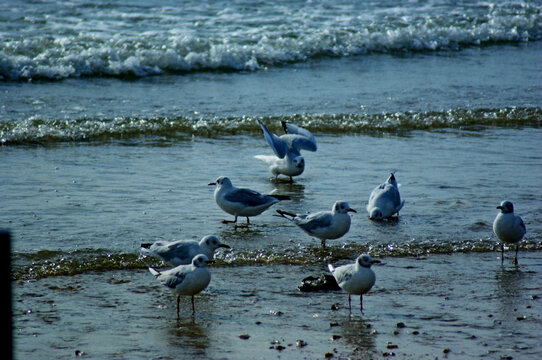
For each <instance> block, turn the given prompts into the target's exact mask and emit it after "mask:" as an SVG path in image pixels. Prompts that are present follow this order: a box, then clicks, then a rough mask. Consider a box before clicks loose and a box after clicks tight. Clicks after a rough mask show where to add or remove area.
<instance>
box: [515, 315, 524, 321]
mask: <svg viewBox="0 0 542 360" xmlns="http://www.w3.org/2000/svg"><path fill="white" fill-rule="evenodd" d="M516 319H518V321H521V320H525V319H527V316H525V315H522V316H518V317H517V318H516Z"/></svg>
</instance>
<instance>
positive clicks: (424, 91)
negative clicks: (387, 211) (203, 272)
mask: <svg viewBox="0 0 542 360" xmlns="http://www.w3.org/2000/svg"><path fill="white" fill-rule="evenodd" d="M541 9H542V5H541V3H540V1H516V2H513V3H509V2H505V3H497V4H491V3H487V2H485V1H480V2H467V3H457V2H455V1H454V2H449V1H427V2H424V3H423V4H419V3H417V2H404V1H393V0H392V1H385V2H382V1H379V2H350V1H348V0H345V1H341V2H336V3H333V4H331V3H317V4H315V3H314V2H301V1H299V2H294V1H292V2H288V3H269V4H260V3H252V2H245V1H242V2H238V1H229V2H228V3H227V4H225V3H220V2H217V3H213V4H208V3H205V2H201V1H196V2H193V3H190V2H185V3H184V7H175V6H171V4H169V3H168V2H165V1H161V0H155V1H152V2H148V3H146V4H144V5H141V4H136V3H131V2H116V3H111V2H102V1H99V0H98V1H93V2H91V3H89V2H87V1H86V0H80V1H75V2H72V3H70V4H65V3H64V2H59V3H56V2H54V1H53V2H32V3H24V2H9V1H8V2H5V3H2V4H0V10H1V11H0V38H1V39H2V41H0V143H1V146H0V173H1V174H2V181H1V182H0V194H1V196H2V198H1V199H2V209H3V211H1V212H0V227H1V228H5V229H8V230H10V231H11V233H12V235H13V243H12V249H13V254H12V255H13V267H12V279H13V287H14V306H15V313H14V323H15V345H16V348H15V358H21V359H30V358H36V359H42V358H50V357H53V358H71V357H73V356H74V355H76V354H79V353H80V352H83V353H84V356H85V357H88V358H96V359H103V358H115V359H124V358H126V359H134V358H136V359H137V358H196V359H204V358H228V359H238V358H243V359H244V358H247V357H249V358H295V359H297V358H321V357H323V356H324V354H325V353H326V352H331V353H333V354H334V357H335V358H347V357H351V358H381V357H390V356H391V355H392V354H391V353H394V354H395V358H436V357H438V358H442V357H447V358H457V359H464V358H502V357H504V358H507V357H512V358H521V359H538V358H540V356H541V354H542V347H541V346H540V344H539V336H538V337H537V336H536V335H538V334H539V333H541V330H542V329H540V324H541V319H540V314H541V313H542V312H541V311H540V310H541V309H540V306H541V305H540V297H541V296H542V294H541V292H542V290H541V289H542V286H541V283H540V276H539V274H540V271H541V269H540V263H541V261H540V254H541V253H542V252H541V251H540V250H541V249H542V221H541V220H540V219H541V216H540V214H541V213H542V201H541V200H542V197H541V194H540V178H542V153H541V152H540V143H541V141H542V130H541V129H542V102H541V99H542V72H541V71H540V70H539V64H540V63H541V61H542V57H541V56H542V55H541V54H542V41H540V40H541V39H542V30H541V29H542V22H541V21H540V13H541ZM2 20H4V21H2ZM257 120H261V121H263V122H264V123H265V124H266V125H267V126H268V127H269V128H270V129H271V131H273V132H276V133H281V131H282V130H281V127H280V122H281V121H288V122H293V123H296V124H299V125H302V126H304V127H306V128H308V129H310V130H311V131H312V132H313V133H314V134H315V136H316V138H317V141H318V151H317V152H315V153H310V152H304V153H303V155H304V156H305V159H306V163H307V166H306V170H305V172H304V173H303V174H302V175H301V176H299V177H298V178H296V179H295V182H294V183H289V182H286V181H278V182H275V181H273V180H272V179H271V177H272V176H271V174H270V173H269V172H268V170H267V169H266V166H265V165H264V164H263V163H261V162H259V161H258V160H256V159H254V155H258V154H271V150H270V149H269V147H268V146H267V144H266V143H265V141H264V139H263V137H262V135H261V131H260V129H259V126H258V124H257ZM390 172H395V174H396V177H397V179H398V181H399V183H401V184H402V186H401V188H400V189H401V194H402V197H403V198H404V199H405V201H406V204H405V207H404V208H403V209H402V211H401V214H400V217H399V220H398V221H386V222H383V223H375V222H371V221H369V220H368V219H367V213H366V211H365V206H366V203H367V200H368V198H369V194H370V192H371V190H372V189H373V188H374V187H375V186H377V185H378V184H380V183H381V182H383V181H384V180H385V179H386V178H387V177H388V175H389V173H390ZM220 175H227V176H229V177H230V178H231V179H232V181H233V183H234V185H237V186H243V187H249V188H252V189H255V190H257V191H260V192H264V193H267V192H271V191H277V192H279V193H282V194H287V195H290V196H291V198H292V199H291V200H290V201H284V202H281V203H280V204H277V205H275V206H274V207H273V208H271V209H270V210H268V211H266V212H265V213H263V214H262V215H260V216H258V217H254V218H252V219H251V225H250V226H245V225H244V224H243V221H242V222H241V224H239V226H233V225H231V224H230V225H225V224H222V223H221V222H220V220H221V219H231V218H232V217H231V216H229V215H228V214H225V213H223V212H222V211H221V210H220V209H219V208H218V206H217V205H216V204H215V202H214V200H213V191H214V189H213V188H212V187H210V186H208V185H207V184H208V183H209V182H211V181H214V180H215V179H216V178H217V177H218V176H220ZM275 189H276V190H275ZM339 199H343V200H347V201H348V202H349V203H350V205H351V206H352V207H353V208H355V209H357V210H358V213H357V214H353V215H352V227H351V229H350V231H349V232H348V233H347V234H346V235H345V236H344V237H343V238H341V239H339V240H334V241H329V242H328V248H326V249H322V248H321V247H320V246H319V241H318V240H315V239H312V238H310V237H309V236H307V235H306V234H305V233H303V232H302V231H301V230H299V229H297V228H295V227H294V226H293V225H292V224H291V223H289V222H287V221H286V220H285V219H283V218H279V217H276V216H273V214H274V210H275V209H278V208H282V209H285V210H288V211H294V212H307V211H311V212H312V211H318V210H326V209H330V208H331V205H332V204H333V202H335V201H336V200H339ZM504 199H508V200H511V201H513V202H514V205H515V210H516V212H517V213H518V214H519V215H521V216H522V218H523V220H524V221H525V223H526V225H527V235H526V237H525V239H524V240H523V241H522V242H521V245H520V252H519V267H518V268H516V267H514V266H512V265H511V264H512V263H511V261H512V259H513V255H514V251H513V250H514V249H513V248H511V249H507V252H506V260H505V263H504V267H501V265H500V253H499V244H498V243H497V241H496V239H495V237H494V235H493V234H492V229H491V225H492V222H493V219H494V218H495V216H496V214H497V209H496V208H495V207H496V206H497V205H498V204H499V203H500V202H501V201H502V200H504ZM207 234H215V235H218V236H219V237H220V238H221V239H222V240H223V241H224V242H226V243H227V244H229V245H231V247H232V249H231V250H227V251H221V252H219V254H218V255H217V262H216V263H215V264H214V265H213V267H212V269H211V271H212V273H213V278H212V281H211V283H210V285H209V287H208V288H207V289H206V290H205V291H203V292H202V293H201V294H200V295H198V296H197V299H196V311H197V312H196V315H195V317H194V318H192V317H190V316H189V315H188V313H189V311H188V307H189V301H188V300H187V299H183V302H182V319H181V321H180V322H177V321H176V319H175V318H176V317H175V314H174V312H175V311H174V306H175V299H174V296H173V295H172V294H170V293H168V292H167V289H165V288H162V287H161V286H160V285H159V284H158V283H157V282H156V281H155V280H154V279H153V278H152V276H151V274H150V273H149V272H148V270H147V267H148V266H151V265H152V266H156V267H163V266H164V265H163V264H162V263H161V262H160V261H158V260H157V259H154V258H151V257H144V256H142V255H141V254H140V244H141V243H148V242H151V241H153V240H157V239H162V240H172V239H181V238H190V239H199V238H201V237H202V236H204V235H207ZM362 252H367V253H369V254H371V256H374V257H378V258H380V259H382V260H383V261H384V263H385V264H384V265H381V266H375V269H374V270H375V272H376V274H377V282H376V284H375V287H374V288H373V289H372V291H371V292H370V293H369V294H368V295H367V296H366V299H365V300H364V307H365V312H364V314H363V315H362V314H360V313H359V311H357V309H356V308H354V310H353V314H352V317H349V316H348V312H347V309H346V308H345V306H346V304H347V296H346V295H345V294H344V293H342V292H322V293H313V294H306V293H301V292H300V291H299V290H298V289H297V286H298V285H299V283H300V281H301V279H303V278H304V277H305V276H307V275H319V274H321V273H322V272H325V271H326V264H327V263H328V262H331V263H334V264H344V263H347V262H350V261H353V260H354V259H355V258H356V257H357V256H358V255H359V254H360V253H362ZM336 303H337V304H338V307H339V310H337V311H333V310H331V307H332V305H333V304H336ZM353 303H354V304H357V303H358V299H353ZM401 322H402V323H404V324H405V327H404V328H397V324H398V323H401ZM394 331H396V332H397V333H396V334H394ZM240 334H247V335H249V338H248V339H247V340H243V339H241V338H240V337H239V335H240ZM298 339H300V340H303V341H304V342H306V343H307V345H306V346H301V347H297V346H296V342H297V340H298ZM332 339H335V340H332ZM388 342H391V343H392V345H390V348H388ZM247 345H250V346H247ZM393 345H396V346H397V347H395V346H393ZM444 349H449V350H450V352H449V353H448V354H447V355H446V354H445V353H444ZM76 352H77V353H76ZM386 355H387V356H386Z"/></svg>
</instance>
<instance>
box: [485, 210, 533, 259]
mask: <svg viewBox="0 0 542 360" xmlns="http://www.w3.org/2000/svg"><path fill="white" fill-rule="evenodd" d="M497 209H500V210H501V211H500V212H499V213H498V214H497V217H496V218H495V220H494V221H493V232H494V233H495V235H497V237H498V238H499V240H500V241H501V264H503V263H504V244H505V243H507V244H516V257H515V258H514V264H516V265H517V264H518V250H519V242H520V241H521V239H523V236H525V233H526V232H527V228H526V227H525V223H524V222H523V220H522V219H521V218H520V217H519V216H517V215H515V214H514V205H513V204H512V203H511V202H510V201H503V202H501V205H499V206H497Z"/></svg>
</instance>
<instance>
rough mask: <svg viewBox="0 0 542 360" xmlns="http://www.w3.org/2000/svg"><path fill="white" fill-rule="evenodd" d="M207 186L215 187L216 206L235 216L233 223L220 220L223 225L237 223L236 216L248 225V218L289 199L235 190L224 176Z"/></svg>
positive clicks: (252, 191) (245, 190)
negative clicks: (242, 218) (245, 220)
mask: <svg viewBox="0 0 542 360" xmlns="http://www.w3.org/2000/svg"><path fill="white" fill-rule="evenodd" d="M209 185H216V189H215V194H214V195H215V201H216V203H217V204H218V206H219V207H220V208H221V209H222V210H224V211H225V212H227V213H228V214H231V215H233V216H235V220H233V221H231V220H222V222H223V223H224V224H227V223H234V224H235V223H237V217H238V216H244V217H246V218H247V224H250V220H249V217H250V216H256V215H260V214H261V213H262V212H264V211H265V210H267V209H268V208H269V207H270V206H271V205H273V204H276V203H277V202H279V201H281V200H289V199H290V197H289V196H287V195H262V194H260V193H259V192H257V191H254V190H250V189H244V188H236V187H235V186H233V184H232V183H231V180H230V179H229V178H227V177H225V176H221V177H219V178H218V179H216V181H215V182H212V183H209Z"/></svg>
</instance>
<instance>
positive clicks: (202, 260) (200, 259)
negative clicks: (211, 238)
mask: <svg viewBox="0 0 542 360" xmlns="http://www.w3.org/2000/svg"><path fill="white" fill-rule="evenodd" d="M211 262H213V261H212V260H209V258H208V257H207V256H206V255H203V254H199V255H196V256H194V258H193V259H192V265H194V266H195V267H206V266H207V264H209V263H211Z"/></svg>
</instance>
